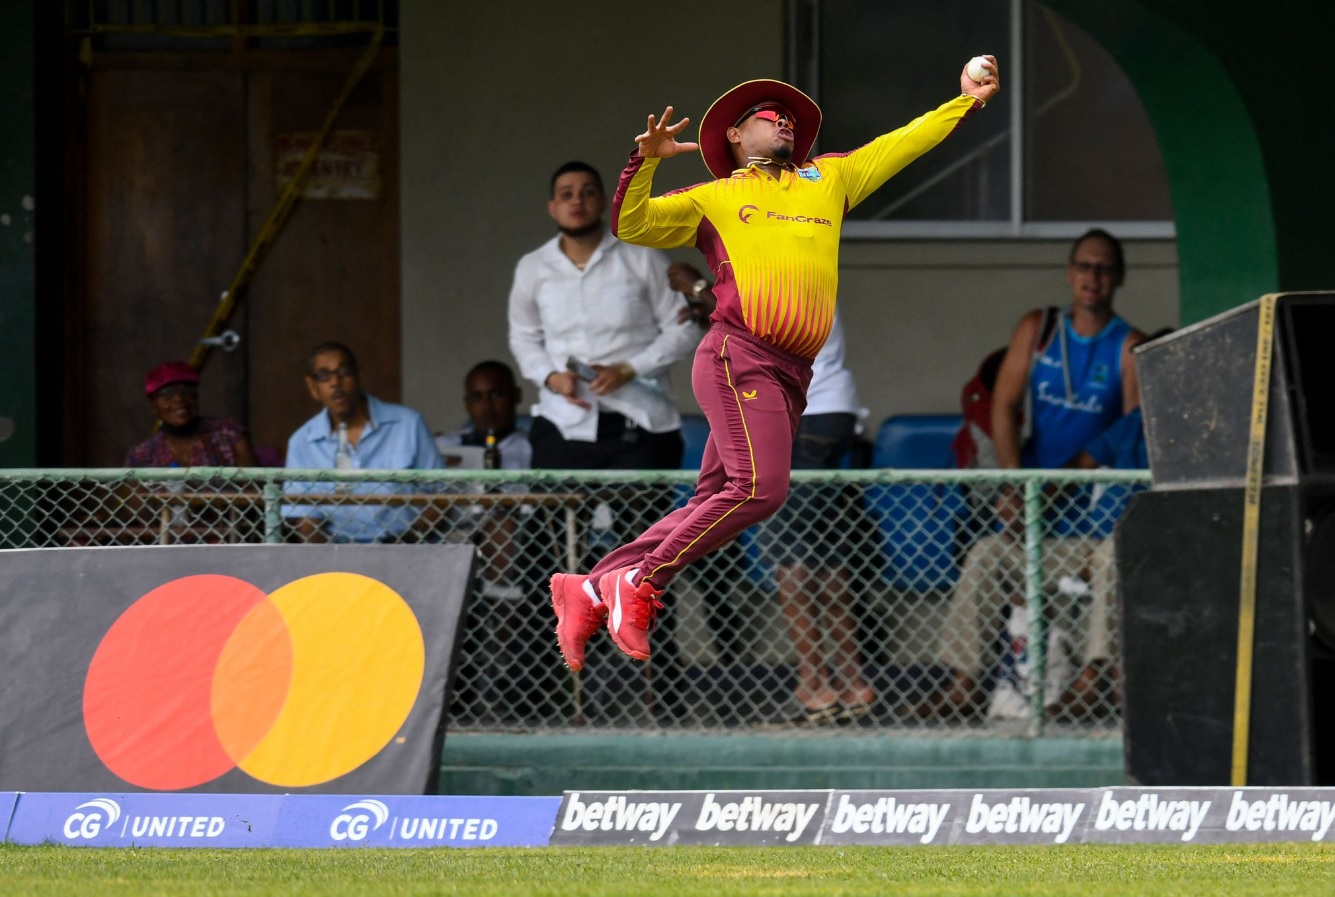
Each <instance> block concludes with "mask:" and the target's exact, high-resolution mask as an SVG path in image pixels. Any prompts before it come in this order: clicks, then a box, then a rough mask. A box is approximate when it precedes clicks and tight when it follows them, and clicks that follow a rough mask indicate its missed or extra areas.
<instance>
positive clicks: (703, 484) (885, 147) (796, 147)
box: [552, 57, 1000, 669]
mask: <svg viewBox="0 0 1335 897" xmlns="http://www.w3.org/2000/svg"><path fill="white" fill-rule="evenodd" d="M986 59H987V66H986V69H987V71H986V74H985V75H984V77H983V80H982V81H976V80H974V79H973V78H971V77H970V76H969V74H968V72H967V71H965V72H962V73H961V74H960V91H961V95H960V96H958V97H956V98H954V99H952V100H950V101H949V102H947V103H945V104H943V105H942V106H940V107H939V108H937V109H935V110H933V111H931V112H928V113H927V114H926V115H923V116H922V117H921V118H918V119H916V120H914V121H913V122H910V123H909V124H908V125H906V126H904V127H902V128H900V129H898V130H896V131H893V132H891V133H889V134H885V135H883V136H881V137H878V138H876V139H875V140H873V141H871V142H870V143H868V144H867V145H866V146H863V147H861V148H859V149H856V150H853V151H852V152H849V153H841V154H831V155H825V156H819V157H816V158H814V159H811V158H808V157H809V154H810V152H811V148H812V146H813V145H814V144H815V141H816V134H817V132H818V131H819V130H820V122H821V112H820V108H819V107H818V106H817V105H816V103H815V102H814V101H813V100H812V99H811V98H810V97H808V96H807V95H806V94H804V93H802V92H801V91H800V90H798V89H797V88H795V87H793V86H791V85H788V84H784V83H783V82H781V81H769V80H758V81H747V82H745V83H743V84H740V85H738V86H737V87H734V88H733V89H732V90H730V91H728V92H727V93H726V94H724V95H723V96H722V97H720V98H719V99H718V100H716V101H715V102H714V104H713V105H712V106H711V107H710V108H709V110H708V111H707V112H706V113H705V115H704V118H703V119H702V120H701V123H700V138H699V142H698V143H679V142H677V139H676V138H677V135H678V134H679V133H681V131H682V129H683V128H685V126H686V124H687V123H688V119H682V120H681V121H679V122H677V123H675V124H673V123H672V122H671V120H672V107H671V106H669V107H667V109H665V110H664V112H663V115H662V117H661V118H657V117H655V116H653V115H650V116H649V118H648V127H647V128H646V129H645V130H644V132H643V133H642V134H640V135H639V136H638V137H636V138H635V139H636V143H637V144H638V147H637V149H636V151H635V152H634V153H633V154H632V155H631V158H630V162H629V164H628V165H627V167H626V169H625V171H623V172H622V175H621V181H620V183H619V184H618V186H617V192H616V196H615V198H614V200H613V206H612V229H613V231H614V232H615V233H616V235H617V236H618V237H620V238H621V239H622V240H625V241H626V242H629V243H638V244H641V245H646V246H655V247H658V248H662V249H667V248H672V247H677V246H688V245H694V246H697V247H698V248H699V249H700V250H701V251H702V252H703V253H704V254H705V258H706V260H707V261H708V264H709V268H710V271H711V272H712V274H713V275H714V278H715V284H714V294H715V297H716V299H717V307H716V308H715V310H714V313H713V315H712V316H711V320H712V321H713V326H712V327H711V328H710V330H709V333H708V334H707V335H706V336H705V338H704V340H703V341H702V342H701V344H700V346H699V348H698V349H697V350H696V354H695V363H694V367H693V371H692V386H693V388H694V391H695V396H696V399H697V400H698V401H699V403H700V407H701V409H702V410H703V411H704V413H705V417H706V418H707V419H708V421H709V425H710V437H709V441H708V443H707V444H706V446H705V453H704V459H703V462H702V465H701V471H700V479H699V481H698V482H697V484H696V490H695V495H694V496H693V497H692V498H691V500H690V501H689V502H688V503H687V504H686V505H685V506H684V507H682V508H680V509H678V510H676V511H673V512H672V513H671V514H669V515H668V516H667V517H665V518H663V519H662V520H660V521H659V522H658V523H656V524H654V525H653V526H652V527H650V528H649V529H648V530H647V531H646V532H644V533H643V534H642V535H641V536H640V537H639V538H638V539H636V540H634V541H633V542H631V543H629V544H627V545H623V546H621V547H620V548H617V549H614V550H613V551H612V552H610V553H609V554H608V555H607V556H606V558H604V559H603V560H602V561H601V562H600V563H599V564H598V565H597V566H596V567H594V569H593V571H592V572H591V573H590V575H589V576H588V577H582V576H575V575H567V574H557V575H555V576H553V577H552V604H553V607H554V609H555V611H556V616H557V621H558V622H557V639H558V641H559V643H560V646H561V652H562V654H563V655H564V657H565V660H566V663H567V664H568V665H569V666H570V667H571V668H572V669H580V668H581V667H582V666H583V664H584V644H585V642H587V641H588V639H589V638H590V637H592V635H593V634H594V633H596V632H597V631H598V629H599V628H601V627H602V626H603V625H604V622H605V625H606V626H607V628H608V632H609V633H610V634H611V636H612V640H613V641H614V642H615V643H616V645H617V647H618V648H620V649H621V650H622V651H623V652H624V653H626V654H627V655H629V656H630V657H632V658H634V659H636V660H647V659H648V657H649V639H648V632H649V629H650V628H651V626H652V625H653V621H654V616H655V613H656V611H657V609H658V608H659V607H660V606H661V603H660V601H659V598H660V596H661V595H662V591H663V589H664V588H666V587H667V584H668V583H669V582H670V581H671V579H672V578H673V577H674V576H675V575H676V574H677V573H679V572H680V571H681V570H682V568H684V567H685V566H687V565H689V564H690V563H691V562H692V561H694V560H696V559H697V558H699V557H702V556H703V555H705V554H707V553H708V552H710V551H713V550H714V549H716V548H719V547H721V546H723V545H725V544H727V543H728V542H730V541H731V540H732V539H734V538H736V537H737V536H738V535H739V534H740V533H741V532H742V531H743V530H745V529H746V528H747V527H749V526H750V525H752V524H754V523H756V522H758V521H760V520H764V519H765V518H766V517H769V516H770V515H771V514H773V513H774V512H775V511H777V510H778V509H779V508H780V507H781V506H782V505H783V502H784V499H785V497H786V496H787V494H788V481H789V472H790V468H791V462H792V446H793V436H794V433H795V432H796V430H797V426H798V423H799V421H800V417H801V414H802V410H803V408H804V407H805V405H806V391H807V386H808V384H809V383H810V380H811V362H812V359H813V358H815V357H816V354H817V353H818V352H819V351H820V348H821V346H822V345H823V344H824V343H825V339H826V336H827V335H828V334H829V332H830V328H831V326H832V322H833V320H834V309H835V295H836V289H837V285H838V273H839V232H840V229H841V226H842V223H843V219H844V216H845V214H847V212H848V211H849V210H850V209H851V208H853V206H855V205H857V204H858V203H860V202H862V201H863V200H864V199H866V198H867V197H868V196H870V195H871V194H872V192H874V191H875V190H876V189H877V188H878V187H880V186H881V185H882V184H883V183H885V182H886V181H887V180H889V179H890V177H891V176H893V175H894V174H895V173H896V172H898V171H899V170H900V169H902V168H903V167H904V166H906V165H908V164H909V163H910V162H912V161H913V160H914V159H916V158H917V157H918V156H920V155H922V154H923V153H925V152H927V151H928V150H930V149H931V148H932V147H934V146H936V144H938V143H939V142H941V141H942V140H943V139H945V137H946V136H947V135H948V134H950V132H951V131H953V130H954V129H955V128H956V127H957V126H958V125H959V123H960V122H961V121H962V120H963V119H964V118H965V117H967V116H968V115H969V114H971V113H972V112H974V111H975V110H977V109H979V108H982V106H983V104H984V103H985V102H986V101H987V100H989V99H991V98H992V97H993V96H994V95H995V94H996V93H997V91H998V90H999V89H1000V88H999V82H998V80H997V72H996V61H995V60H994V59H992V58H991V57H986ZM696 150H699V152H700V153H701V155H702V156H703V157H704V162H705V165H706V167H708V169H709V172H710V174H711V175H713V176H714V178H715V179H716V180H713V181H709V182H706V183H703V184H699V185H696V186H694V187H691V188H688V189H686V190H680V191H676V192H673V193H669V194H667V195H665V196H661V197H658V198H650V197H651V193H652V186H653V184H652V181H653V174H654V171H655V170H656V169H657V167H658V165H659V163H660V162H661V161H662V159H664V158H666V157H668V156H675V155H677V154H678V153H685V152H694V151H696Z"/></svg>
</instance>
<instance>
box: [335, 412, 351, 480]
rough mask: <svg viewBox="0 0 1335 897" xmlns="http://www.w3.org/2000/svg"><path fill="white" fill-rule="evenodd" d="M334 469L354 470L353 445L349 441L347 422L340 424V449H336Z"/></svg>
mask: <svg viewBox="0 0 1335 897" xmlns="http://www.w3.org/2000/svg"><path fill="white" fill-rule="evenodd" d="M334 469H335V470H352V443H351V442H349V441H348V423H347V421H339V422H338V447H337V448H336V449H334Z"/></svg>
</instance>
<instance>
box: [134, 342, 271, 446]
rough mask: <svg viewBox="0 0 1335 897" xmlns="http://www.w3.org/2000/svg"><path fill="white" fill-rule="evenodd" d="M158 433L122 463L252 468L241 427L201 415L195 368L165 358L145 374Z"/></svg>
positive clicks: (145, 382)
mask: <svg viewBox="0 0 1335 897" xmlns="http://www.w3.org/2000/svg"><path fill="white" fill-rule="evenodd" d="M144 393H145V395H147V396H148V404H149V405H151V406H152V407H153V413H154V414H155V415H157V418H158V431H157V432H156V433H154V434H153V435H152V436H150V437H149V438H147V439H145V440H144V441H143V442H141V443H139V444H138V445H136V446H135V447H134V448H132V449H130V453H129V454H128V455H126V456H125V466H126V467H255V466H257V464H258V462H257V461H256V460H255V450H254V449H253V448H252V447H251V445H250V439H249V437H247V436H246V430H245V428H244V427H242V426H241V424H239V423H237V422H236V421H234V420H231V419H229V418H219V417H200V415H199V372H198V371H196V370H195V369H194V368H192V367H191V366H190V365H188V364H186V363H185V362H184V361H168V362H165V363H163V364H160V365H158V366H157V367H155V368H153V370H151V371H149V372H148V374H147V375H146V376H145V377H144Z"/></svg>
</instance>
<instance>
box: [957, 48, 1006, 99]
mask: <svg viewBox="0 0 1335 897" xmlns="http://www.w3.org/2000/svg"><path fill="white" fill-rule="evenodd" d="M979 58H980V59H985V60H987V65H986V66H984V68H985V69H986V71H987V74H986V75H984V76H983V79H982V80H981V81H977V80H974V79H973V78H972V77H970V75H969V66H968V65H967V64H966V65H965V66H964V71H962V72H960V93H967V94H968V95H969V96H971V97H977V98H978V99H980V100H982V101H983V102H984V103H989V102H991V101H992V98H993V97H994V96H996V95H997V94H998V93H1000V92H1001V81H1000V80H999V78H1000V76H999V74H998V69H997V57H995V56H980V57H979ZM970 61H972V60H970Z"/></svg>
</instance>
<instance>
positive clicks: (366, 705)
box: [71, 573, 426, 818]
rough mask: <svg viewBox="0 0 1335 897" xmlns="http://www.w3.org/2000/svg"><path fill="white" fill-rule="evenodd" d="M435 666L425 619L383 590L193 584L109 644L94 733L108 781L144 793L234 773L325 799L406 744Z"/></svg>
mask: <svg viewBox="0 0 1335 897" xmlns="http://www.w3.org/2000/svg"><path fill="white" fill-rule="evenodd" d="M425 660H426V649H425V644H424V642H423V639H422V630H421V627H420V626H419V625H418V622H417V618H416V617H415V616H414V615H413V612H412V610H411V608H409V607H408V604H407V603H406V602H405V601H404V600H403V598H402V597H400V596H399V594H398V593H397V592H395V591H394V590H393V589H391V588H390V587H389V586H387V585H385V584H384V583H382V582H379V581H377V580H375V579H371V578H369V577H366V576H361V575H359V574H354V573H321V574H317V575H314V576H307V577H303V578H302V579H298V580H295V581H293V582H290V583H288V584H286V585H284V586H282V587H280V588H279V589H277V590H275V591H274V592H273V594H271V595H266V594H264V592H263V591H261V590H260V589H258V588H256V587H255V586H254V585H252V584H250V583H248V582H246V581H245V580H241V579H237V578H235V577H231V576H222V575H217V574H206V575H200V576H187V577H183V578H181V579H175V580H172V581H171V582H168V583H165V584H164V585H161V586H159V587H158V588H156V589H154V590H153V591H151V592H149V593H148V594H146V595H144V596H143V597H142V598H140V599H139V600H138V601H136V602H135V603H134V604H132V605H130V607H129V608H127V609H126V610H125V612H124V613H123V614H121V615H120V617H119V618H118V619H117V620H116V622H115V623H113V624H112V626H111V628H110V629H109V630H108V631H107V634H106V635H105V636H103V638H102V642H101V644H99V645H98V648H97V651H96V653H95V654H94V655H93V659H92V662H91V663H90V664H89V666H88V676H87V679H86V680H85V682H84V691H83V718H84V728H85V729H86V730H87V732H88V740H89V742H90V743H91V744H92V747H93V751H94V752H95V753H96V754H97V756H98V758H99V759H100V760H101V761H102V762H103V763H104V764H106V766H107V768H108V769H110V770H111V771H112V772H114V773H115V774H116V775H118V776H120V777H121V778H122V779H124V780H125V781H127V782H130V783H132V784H134V785H137V786H139V787H141V788H148V789H154V790H160V791H171V790H179V789H184V788H193V787H195V786H198V785H202V784H204V783H206V782H210V781H212V780H213V779H216V778H218V777H219V776H221V775H223V774H224V773H227V772H229V771H231V770H232V769H233V768H239V769H240V770H241V771H242V772H244V773H246V774H247V775H249V776H251V777H252V778H254V779H257V780H259V781H261V782H265V783H267V784H270V785H274V786H278V787H284V788H300V787H304V786H309V785H317V784H320V783H321V782H328V781H330V780H332V779H336V778H338V777H339V776H342V775H345V774H347V773H349V772H351V771H352V770H354V769H356V768H358V767H359V766H361V765H362V764H363V763H365V762H366V761H367V760H370V759H371V758H372V757H374V756H375V755H376V754H378V753H379V752H380V751H381V750H382V749H383V748H384V747H385V745H387V744H388V743H389V742H390V740H391V739H393V738H394V736H395V734H396V733H397V732H398V731H399V729H400V727H401V726H402V725H403V723H404V721H405V720H406V719H407V718H408V714H409V712H410V711H411V710H412V707H413V704H414V703H415V702H416V700H417V694H418V691H419V690H420V688H421V685H422V676H423V671H424V669H425ZM71 818H72V817H71Z"/></svg>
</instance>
